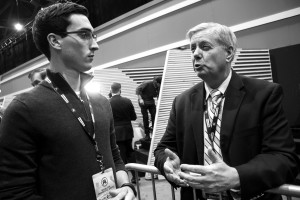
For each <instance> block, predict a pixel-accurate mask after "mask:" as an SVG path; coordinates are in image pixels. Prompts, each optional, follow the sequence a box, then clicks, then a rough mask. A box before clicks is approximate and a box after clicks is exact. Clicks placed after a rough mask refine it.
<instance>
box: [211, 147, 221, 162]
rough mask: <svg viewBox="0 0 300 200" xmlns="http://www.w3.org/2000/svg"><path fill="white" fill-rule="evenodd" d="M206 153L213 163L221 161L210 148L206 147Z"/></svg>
mask: <svg viewBox="0 0 300 200" xmlns="http://www.w3.org/2000/svg"><path fill="white" fill-rule="evenodd" d="M207 154H208V156H209V158H210V160H211V161H212V162H213V163H219V162H223V160H222V158H220V156H219V155H218V153H216V152H214V151H213V150H212V149H211V148H209V149H207Z"/></svg>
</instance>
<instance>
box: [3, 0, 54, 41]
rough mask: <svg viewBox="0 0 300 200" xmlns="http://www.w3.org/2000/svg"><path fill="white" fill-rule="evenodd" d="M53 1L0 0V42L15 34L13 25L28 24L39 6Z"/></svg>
mask: <svg viewBox="0 0 300 200" xmlns="http://www.w3.org/2000/svg"><path fill="white" fill-rule="evenodd" d="M52 1H55V0H0V42H1V41H3V40H4V39H6V38H7V37H9V36H10V35H11V34H13V33H14V32H16V31H15V30H14V24H15V23H17V22H18V21H19V22H20V23H22V24H23V25H26V24H27V23H29V22H30V21H31V20H32V19H33V18H34V16H35V14H36V13H37V11H38V10H39V9H40V7H41V6H45V5H48V4H49V3H51V2H52Z"/></svg>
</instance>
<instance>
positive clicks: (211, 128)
mask: <svg viewBox="0 0 300 200" xmlns="http://www.w3.org/2000/svg"><path fill="white" fill-rule="evenodd" d="M224 97H225V96H224V95H222V97H221V98H222V99H221V101H220V102H219V103H218V105H217V106H216V108H215V109H214V111H215V112H214V117H213V119H212V121H210V120H209V116H208V111H207V110H208V109H209V108H208V105H207V101H205V103H204V106H205V112H204V118H205V124H206V129H207V135H208V138H209V140H210V142H211V147H212V149H213V151H215V147H214V141H215V135H216V128H217V123H218V118H219V115H220V110H221V104H222V101H223V99H224ZM212 104H213V103H212Z"/></svg>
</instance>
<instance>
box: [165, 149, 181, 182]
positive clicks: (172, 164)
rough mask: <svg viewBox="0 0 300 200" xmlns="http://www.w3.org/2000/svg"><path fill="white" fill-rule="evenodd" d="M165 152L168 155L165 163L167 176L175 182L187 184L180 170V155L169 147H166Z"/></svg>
mask: <svg viewBox="0 0 300 200" xmlns="http://www.w3.org/2000/svg"><path fill="white" fill-rule="evenodd" d="M165 154H166V155H167V156H168V158H167V160H166V162H165V164H164V171H165V174H166V178H167V179H168V180H169V181H171V182H173V183H175V184H176V185H179V186H182V187H184V186H187V184H186V183H185V182H184V180H182V179H180V177H179V175H178V174H179V172H180V159H179V157H178V156H177V155H176V154H175V153H173V152H172V151H171V150H169V149H165Z"/></svg>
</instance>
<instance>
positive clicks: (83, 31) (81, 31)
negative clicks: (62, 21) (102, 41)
mask: <svg viewBox="0 0 300 200" xmlns="http://www.w3.org/2000/svg"><path fill="white" fill-rule="evenodd" d="M73 33H75V34H78V36H79V37H80V38H81V39H84V40H91V39H94V40H97V38H98V36H97V35H96V34H94V33H93V32H92V31H88V30H79V31H69V32H67V31H66V32H57V34H65V35H68V34H73ZM79 33H89V34H90V36H91V37H89V38H84V37H82V36H80V35H79Z"/></svg>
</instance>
